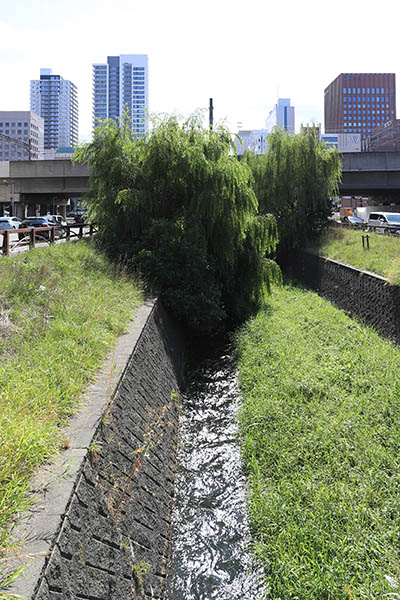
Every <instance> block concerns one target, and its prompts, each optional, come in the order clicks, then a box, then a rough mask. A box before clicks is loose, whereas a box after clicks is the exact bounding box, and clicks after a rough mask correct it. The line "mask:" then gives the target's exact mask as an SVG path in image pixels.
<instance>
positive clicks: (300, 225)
mask: <svg viewBox="0 0 400 600" xmlns="http://www.w3.org/2000/svg"><path fill="white" fill-rule="evenodd" d="M268 145H269V150H268V152H267V154H265V155H263V156H255V155H250V154H248V155H247V156H246V157H245V159H244V162H246V164H247V165H248V166H249V167H250V168H251V170H252V172H253V175H254V180H255V192H256V195H257V198H258V201H259V204H260V212H264V213H272V214H273V215H274V216H275V217H276V220H277V224H278V231H279V238H280V245H279V250H280V254H281V255H283V256H285V255H286V254H287V253H288V252H290V251H291V250H292V249H293V248H296V247H299V246H302V245H304V244H305V243H307V242H308V241H310V240H311V239H313V238H315V236H317V235H318V234H319V233H320V231H321V230H322V229H323V228H324V227H326V225H327V223H328V217H329V215H330V213H331V207H332V198H333V197H334V196H337V191H338V182H339V181H340V177H341V161H340V158H339V154H338V152H337V150H335V149H333V148H329V149H328V148H327V147H326V146H325V144H324V143H323V142H320V141H319V139H318V137H317V135H316V132H315V131H314V130H309V131H308V132H307V133H303V134H300V135H293V134H290V133H287V132H286V131H283V130H278V129H277V130H275V131H274V132H273V133H272V134H271V135H269V137H268Z"/></svg>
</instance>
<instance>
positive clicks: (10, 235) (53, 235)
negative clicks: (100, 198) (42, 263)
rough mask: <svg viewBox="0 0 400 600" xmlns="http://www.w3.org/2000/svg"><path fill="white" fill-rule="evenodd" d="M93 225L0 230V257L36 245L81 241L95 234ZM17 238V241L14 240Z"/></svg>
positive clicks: (95, 228)
mask: <svg viewBox="0 0 400 600" xmlns="http://www.w3.org/2000/svg"><path fill="white" fill-rule="evenodd" d="M97 231H98V229H97V225H96V224H95V223H74V224H72V225H56V226H51V227H26V228H25V227H24V228H22V229H3V230H0V236H3V239H2V240H1V238H0V255H3V256H11V255H12V254H13V253H16V252H18V251H21V249H28V248H35V247H36V245H37V244H38V243H42V242H44V243H47V244H54V243H56V242H57V241H60V240H63V239H65V240H66V241H69V240H71V239H74V238H76V239H81V238H83V237H87V236H92V235H94V234H95V233H97ZM15 236H17V238H18V239H17V240H16V239H15Z"/></svg>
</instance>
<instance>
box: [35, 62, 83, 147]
mask: <svg viewBox="0 0 400 600" xmlns="http://www.w3.org/2000/svg"><path fill="white" fill-rule="evenodd" d="M31 111H32V112H34V113H36V114H37V115H39V116H41V117H42V118H43V120H44V148H45V150H49V149H56V150H57V148H61V147H67V148H68V147H70V148H72V147H73V146H75V145H76V144H77V143H78V92H77V88H76V85H75V84H74V83H72V82H71V81H67V80H65V79H63V78H62V77H61V75H53V74H52V71H51V69H40V79H38V80H32V81H31Z"/></svg>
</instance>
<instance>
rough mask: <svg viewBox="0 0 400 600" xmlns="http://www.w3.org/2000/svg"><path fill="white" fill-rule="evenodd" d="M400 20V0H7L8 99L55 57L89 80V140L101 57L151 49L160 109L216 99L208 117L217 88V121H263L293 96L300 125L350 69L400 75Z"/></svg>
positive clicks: (16, 103) (233, 124)
mask: <svg viewBox="0 0 400 600" xmlns="http://www.w3.org/2000/svg"><path fill="white" fill-rule="evenodd" d="M399 23H400V2H399V0H380V2H376V1H375V2H372V1H371V0H335V2H328V1H327V0H303V1H301V0H283V1H282V0H281V1H279V0H275V1H271V0H240V1H239V0H202V1H201V2H194V1H193V0H35V1H34V2H33V1H32V0H14V1H11V0H0V82H1V85H0V110H29V108H30V107H29V86H30V80H31V79H39V77H40V69H41V68H51V69H52V71H53V73H54V74H56V75H61V76H62V77H63V78H64V79H69V80H70V81H72V82H73V83H75V85H76V86H77V87H78V100H79V137H80V140H81V141H88V140H90V136H91V126H92V64H93V63H105V62H106V61H107V56H114V55H115V56H117V55H120V54H147V55H148V57H149V110H150V113H168V114H170V113H175V114H178V115H182V116H183V117H187V116H189V115H190V114H192V113H193V112H195V111H196V110H198V109H205V123H206V119H207V118H208V117H207V115H208V113H207V108H208V103H209V99H210V98H213V103H214V122H215V123H223V124H225V125H226V126H227V127H229V129H231V131H237V130H238V129H239V128H240V129H262V128H263V127H264V126H265V120H266V117H267V116H268V113H269V111H270V110H271V109H272V108H273V107H274V106H275V104H276V102H277V99H278V98H290V99H291V104H292V105H293V106H294V107H295V111H296V112H295V118H296V130H299V129H300V125H301V123H311V122H315V123H322V124H323V110H324V104H323V103H324V89H325V88H326V87H327V86H328V85H329V83H330V82H331V81H333V80H334V79H335V78H336V77H337V76H338V75H339V74H340V73H342V72H350V73H373V72H377V73H378V72H379V73H382V72H385V73H386V72H389V73H392V72H394V73H396V78H397V79H398V75H399V73H400V46H399V42H398V40H399V34H398V28H399ZM398 95H400V91H399V94H398ZM397 113H398V115H399V114H400V113H399V104H398V106H397ZM238 124H240V125H239V126H238Z"/></svg>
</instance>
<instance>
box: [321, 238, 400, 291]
mask: <svg viewBox="0 0 400 600" xmlns="http://www.w3.org/2000/svg"><path fill="white" fill-rule="evenodd" d="M363 235H364V236H366V235H367V234H366V233H365V232H360V231H355V230H352V229H344V228H340V229H339V228H333V227H332V228H330V229H329V230H328V232H327V233H326V234H325V235H324V236H323V238H322V239H321V240H320V242H319V244H318V246H317V248H318V251H319V253H320V254H322V255H323V256H326V257H328V258H331V259H332V260H337V261H339V262H343V263H345V264H348V265H352V266H353V267H356V268H357V269H363V270H364V271H370V272H371V273H376V274H377V275H381V276H382V277H386V278H387V279H389V281H390V282H391V283H393V284H395V285H400V238H397V237H394V236H386V235H382V234H379V233H369V234H368V237H369V250H367V249H364V248H363V245H362V236H363Z"/></svg>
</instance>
